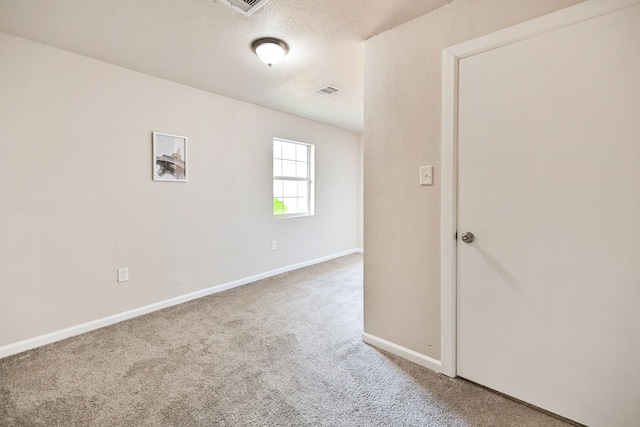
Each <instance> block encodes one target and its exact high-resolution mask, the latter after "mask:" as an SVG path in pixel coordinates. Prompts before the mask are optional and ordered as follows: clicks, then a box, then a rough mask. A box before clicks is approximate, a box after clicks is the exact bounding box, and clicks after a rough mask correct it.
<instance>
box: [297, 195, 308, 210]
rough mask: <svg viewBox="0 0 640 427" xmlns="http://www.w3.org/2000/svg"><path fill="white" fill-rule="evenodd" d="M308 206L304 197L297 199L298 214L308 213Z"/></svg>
mask: <svg viewBox="0 0 640 427" xmlns="http://www.w3.org/2000/svg"><path fill="white" fill-rule="evenodd" d="M308 206H309V205H308V202H307V198H306V197H300V198H299V199H298V212H300V213H303V212H308V211H309V209H307V207H308Z"/></svg>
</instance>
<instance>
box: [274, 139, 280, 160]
mask: <svg viewBox="0 0 640 427" xmlns="http://www.w3.org/2000/svg"><path fill="white" fill-rule="evenodd" d="M273 157H274V158H278V159H281V158H282V142H280V141H278V140H273Z"/></svg>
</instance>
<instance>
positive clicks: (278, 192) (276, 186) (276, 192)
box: [273, 179, 284, 197]
mask: <svg viewBox="0 0 640 427" xmlns="http://www.w3.org/2000/svg"><path fill="white" fill-rule="evenodd" d="M283 182H284V181H282V180H281V179H274V180H273V197H284V184H283Z"/></svg>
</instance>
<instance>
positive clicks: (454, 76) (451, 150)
mask: <svg viewBox="0 0 640 427" xmlns="http://www.w3.org/2000/svg"><path fill="white" fill-rule="evenodd" d="M638 3H640V0H587V1H585V2H583V3H578V4H577V5H574V6H570V7H568V8H566V9H561V10H559V11H557V12H553V13H551V14H549V15H545V16H542V17H540V18H536V19H532V20H530V21H527V22H524V23H521V24H518V25H515V26H513V27H509V28H506V29H504V30H500V31H497V32H495V33H491V34H488V35H486V36H482V37H479V38H476V39H473V40H470V41H467V42H464V43H461V44H458V45H455V46H452V47H449V48H447V49H444V50H443V52H442V151H441V153H442V154H441V162H442V163H441V164H442V166H441V167H442V178H441V179H442V191H441V195H442V196H441V207H440V214H441V215H440V218H441V220H440V253H441V258H440V310H441V318H440V322H441V323H440V331H441V354H440V360H441V366H440V372H441V373H442V374H444V375H447V376H450V377H455V376H456V375H457V268H458V266H457V239H456V232H457V218H458V96H459V94H458V83H459V62H460V60H462V59H464V58H468V57H470V56H474V55H478V54H481V53H483V52H487V51H489V50H493V49H497V48H500V47H503V46H507V45H510V44H513V43H517V42H519V41H522V40H525V39H528V38H532V37H535V36H537V35H540V34H543V33H547V32H549V31H553V30H556V29H559V28H562V27H566V26H569V25H572V24H575V23H578V22H582V21H585V20H587V19H591V18H595V17H597V16H601V15H605V14H608V13H611V12H614V11H617V10H620V9H623V8H626V7H630V6H633V5H636V4H638Z"/></svg>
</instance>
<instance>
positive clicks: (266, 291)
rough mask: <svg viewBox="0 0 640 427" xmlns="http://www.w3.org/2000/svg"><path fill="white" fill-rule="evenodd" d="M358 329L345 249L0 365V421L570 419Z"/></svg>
mask: <svg viewBox="0 0 640 427" xmlns="http://www.w3.org/2000/svg"><path fill="white" fill-rule="evenodd" d="M361 333H362V256H361V255H351V256H348V257H344V258H340V259H337V260H333V261H330V262H327V263H324V264H319V265H316V266H312V267H308V268H305V269H301V270H297V271H294V272H291V273H287V274H283V275H280V276H277V277H274V278H270V279H266V280H262V281H259V282H256V283H254V284H250V285H246V286H243V287H240V288H236V289H233V290H230V291H226V292H223V293H220V294H216V295H212V296H209V297H205V298H202V299H199V300H197V301H192V302H188V303H185V304H182V305H180V306H176V307H172V308H168V309H165V310H162V311H159V312H155V313H152V314H149V315H146V316H143V317H139V318H136V319H132V320H129V321H126V322H122V323H120V324H117V325H113V326H110V327H107V328H103V329H100V330H98V331H94V332H91V333H87V334H84V335H81V336H78V337H74V338H70V339H68V340H65V341H62V342H59V343H56V344H52V345H49V346H46V347H42V348H39V349H36V350H32V351H28V352H25V353H22V354H19V355H15V356H12V357H8V358H5V359H2V360H0V425H2V426H109V427H113V426H519V427H522V426H536V427H540V426H566V425H568V424H565V423H563V422H562V421H560V420H557V419H555V418H551V417H549V416H547V415H545V414H543V413H540V412H537V411H535V410H533V409H531V408H529V407H526V406H524V405H521V404H519V403H516V402H513V401H511V400H508V399H506V398H504V397H502V396H499V395H497V394H494V393H492V392H489V391H487V390H485V389H482V388H480V387H478V386H475V385H473V384H471V383H469V382H466V381H463V380H458V379H455V380H454V379H450V378H447V377H445V376H442V375H439V374H436V373H434V372H432V371H429V370H428V369H425V368H422V367H420V366H417V365H415V364H412V363H410V362H407V361H404V360H401V359H399V358H396V357H394V356H391V355H389V354H386V353H384V352H381V351H378V350H376V349H375V348H373V347H370V346H368V345H366V344H364V343H363V342H362V341H361Z"/></svg>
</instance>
